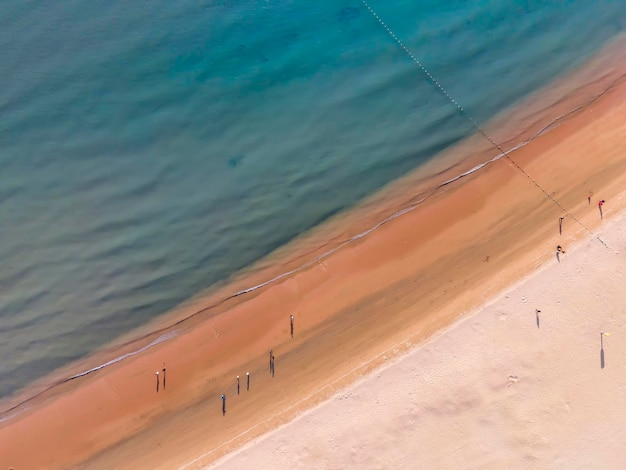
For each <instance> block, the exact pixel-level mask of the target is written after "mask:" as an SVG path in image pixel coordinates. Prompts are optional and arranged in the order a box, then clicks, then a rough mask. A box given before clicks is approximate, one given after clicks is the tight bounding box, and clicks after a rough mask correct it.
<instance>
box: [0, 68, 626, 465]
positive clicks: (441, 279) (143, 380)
mask: <svg viewBox="0 0 626 470" xmlns="http://www.w3.org/2000/svg"><path fill="white" fill-rule="evenodd" d="M625 71H626V70H625V69H624V67H623V63H622V64H621V65H619V64H618V65H615V67H614V69H613V70H611V71H607V73H606V74H605V75H604V76H603V77H601V79H599V81H598V84H597V85H598V88H602V85H605V88H606V90H607V91H606V92H605V93H602V94H601V95H600V96H598V98H597V99H595V100H594V101H592V102H591V104H589V105H588V106H585V107H583V108H580V109H578V110H577V112H576V113H574V114H572V115H571V116H568V118H567V119H563V120H562V121H561V122H559V126H558V127H555V128H553V129H551V130H550V131H549V132H545V133H543V134H541V135H539V136H537V137H536V138H534V139H533V140H532V142H530V143H529V144H527V145H525V146H523V147H521V148H520V149H518V150H515V151H513V152H511V153H510V154H509V157H510V158H501V159H500V160H497V161H495V162H493V163H492V164H490V165H488V166H486V167H484V168H482V169H481V170H480V171H477V172H475V173H472V174H470V175H468V176H466V177H464V178H462V179H461V180H458V181H455V182H454V183H452V184H447V185H445V186H441V187H439V189H437V190H436V191H430V192H428V191H426V194H427V201H426V202H425V203H423V204H413V205H412V202H413V201H414V199H416V198H417V199H419V197H421V195H423V194H425V193H424V191H425V190H424V191H422V190H420V189H419V188H420V187H417V189H415V192H412V193H409V194H408V195H407V193H406V191H405V190H406V188H407V187H408V186H409V185H410V182H411V181H412V180H411V179H410V178H408V179H407V180H406V181H403V182H399V183H398V185H396V186H395V189H390V190H389V191H388V193H389V194H388V195H387V196H388V197H387V198H386V199H385V204H386V205H383V206H381V208H379V209H378V210H372V207H373V205H374V203H373V202H366V203H364V204H363V206H362V208H361V209H359V208H357V209H356V210H355V211H352V212H351V213H349V214H347V215H345V216H340V217H338V218H336V219H334V220H331V221H330V222H329V223H328V224H326V225H324V226H323V227H321V228H320V230H319V232H318V233H317V234H313V237H315V236H317V238H316V239H314V240H315V242H313V241H310V240H311V239H310V238H306V237H305V238H303V239H302V240H297V241H296V242H295V243H294V244H293V245H292V246H291V247H289V250H287V251H285V252H279V253H276V254H275V255H274V256H273V257H271V262H270V261H264V262H262V263H260V264H259V266H258V267H256V268H255V269H254V270H251V271H250V272H248V273H247V274H246V275H245V276H242V277H240V278H238V279H236V280H235V281H234V282H233V283H231V284H229V285H228V286H224V287H222V288H220V289H219V290H217V291H215V292H211V293H210V294H209V295H208V297H207V296H204V297H203V296H200V297H198V298H196V299H193V300H192V301H190V302H188V303H187V304H185V305H183V306H182V307H181V308H180V309H178V310H177V311H176V312H173V313H172V314H171V315H168V316H166V317H164V318H161V319H159V320H158V321H156V322H154V323H153V324H152V325H149V326H148V327H146V331H148V330H154V329H155V328H161V329H160V330H159V331H157V332H155V333H151V334H146V335H145V336H144V337H143V338H142V339H141V340H139V341H133V342H129V343H128V344H125V345H123V346H119V344H117V345H115V346H112V347H111V348H109V349H107V350H106V351H103V352H101V353H100V354H97V355H95V356H93V357H91V358H88V359H86V360H84V361H82V362H81V364H79V365H73V366H72V368H71V369H72V370H76V371H80V370H86V369H89V368H90V367H95V366H96V365H98V364H102V363H103V361H104V360H105V359H103V358H109V359H110V358H111V357H112V356H111V355H112V351H113V350H115V355H113V357H119V356H120V355H123V354H125V353H128V352H132V351H136V350H137V349H138V348H141V347H142V346H146V345H149V344H151V343H152V342H154V341H155V340H158V341H161V340H160V339H159V338H161V339H166V340H163V341H161V342H159V343H158V344H156V345H154V346H152V347H149V348H147V349H145V350H143V351H142V352H141V353H138V354H133V355H132V356H129V357H127V358H126V359H124V360H122V361H119V362H117V363H115V364H112V365H110V366H108V367H105V368H102V369H100V370H98V371H96V372H93V373H90V374H88V375H86V376H84V377H80V378H76V379H74V380H70V381H67V382H65V383H62V384H60V385H58V386H55V387H52V388H51V389H50V390H48V391H47V392H45V393H42V394H41V395H39V396H37V397H36V398H34V399H30V400H28V401H26V402H25V403H24V404H23V405H21V406H18V407H16V408H14V409H12V410H11V411H9V412H5V413H4V414H3V417H2V421H1V422H0V463H1V464H2V465H4V467H13V468H14V469H15V470H19V469H24V468H27V469H37V468H46V469H54V468H90V469H100V468H102V469H105V468H151V469H154V468H163V469H171V468H204V467H205V466H207V465H210V464H212V463H215V462H217V464H218V465H219V466H220V468H242V466H243V465H246V466H252V467H255V468H290V467H293V466H294V465H298V466H300V467H303V468H310V467H315V468H345V467H368V468H390V467H394V468H395V467H397V468H414V467H415V464H416V462H419V463H420V465H423V466H424V467H429V468H450V467H463V468H496V466H497V467H498V468H502V466H503V465H502V463H504V467H507V468H545V467H546V465H547V466H548V467H553V468H554V467H556V468H589V467H590V466H596V467H600V468H619V467H621V466H622V465H619V464H620V463H623V462H624V460H625V459H626V454H625V453H624V450H623V449H621V448H620V446H619V443H620V442H621V441H622V440H623V438H624V435H623V434H624V431H623V430H622V427H623V426H621V423H622V422H623V413H624V412H623V410H624V409H625V408H624V406H622V401H623V400H624V399H623V398H622V397H621V396H622V395H624V394H623V393H622V392H623V390H624V387H625V385H626V383H625V382H624V379H622V378H621V377H624V374H623V373H622V372H624V371H623V370H622V368H623V367H626V366H623V364H624V359H626V357H625V356H626V346H624V345H623V344H622V342H621V341H620V338H621V337H623V335H624V333H625V331H624V326H623V322H622V321H621V319H620V315H621V314H622V313H623V310H624V309H623V307H622V306H621V305H622V304H623V302H622V301H623V300H624V297H625V296H626V294H624V293H623V292H622V291H621V283H622V278H623V272H624V270H623V258H622V256H623V255H622V254H620V253H623V252H624V250H625V249H626V247H625V246H624V244H625V243H626V240H625V239H624V237H623V236H622V234H623V233H624V228H625V226H626V222H625V221H624V218H623V217H622V216H619V217H618V214H619V213H620V211H622V210H623V209H625V208H626V195H625V194H624V192H623V188H624V187H626V186H625V183H626V171H625V170H626V158H625V157H624V155H626V120H625V116H626V99H625V98H626V84H625V82H624V80H623V77H624V72H625ZM609 85H610V86H609ZM570 104H571V103H570ZM555 106H556V105H555ZM559 106H560V107H562V108H564V109H574V108H576V106H577V105H572V106H568V105H567V103H563V102H559ZM557 114H558V113H557ZM536 128H537V126H535V129H536ZM540 128H541V126H540V125H539V129H540ZM483 156H484V155H483ZM483 156H481V158H480V159H478V160H479V161H484V158H482V157H483ZM474 163H475V162H472V159H468V160H467V162H466V164H465V165H466V166H467V165H472V164H474ZM470 167H471V166H470ZM455 172H456V174H458V168H454V169H452V170H451V171H450V176H453V175H454V174H455ZM438 177H439V179H440V181H444V180H445V178H446V174H443V175H438ZM418 181H421V180H419V179H418ZM420 184H423V185H424V188H426V187H428V183H427V182H421V183H420ZM403 196H404V197H403ZM588 197H590V201H588ZM600 199H603V200H606V203H605V204H604V206H603V210H604V212H603V216H604V219H600V213H599V210H598V205H597V203H598V200H600ZM409 207H410V208H411V210H410V211H407V212H406V213H403V214H402V215H401V216H398V217H396V218H393V220H390V221H389V222H387V223H385V224H384V225H381V226H380V227H378V228H377V229H376V230H375V231H373V232H371V233H369V234H368V235H367V236H363V237H360V238H358V239H357V240H355V241H353V242H351V243H343V242H342V241H343V240H345V239H346V237H347V236H353V235H354V234H355V233H358V232H359V230H362V228H366V227H373V226H376V224H377V223H378V222H380V220H381V216H388V215H389V214H391V213H393V212H395V211H397V210H400V209H403V208H409ZM564 209H566V210H564ZM559 217H564V219H563V230H562V234H559V228H558V221H559ZM353 221H354V222H355V223H354V224H353V223H351V222H353ZM347 227H350V228H347ZM355 227H356V228H355ZM598 237H600V238H601V239H602V240H603V241H604V242H606V244H607V245H608V247H607V246H605V245H603V244H602V243H601V242H600V241H599V240H598ZM320 239H321V240H324V243H321V244H320V243H319V240H320ZM557 245H561V246H563V248H564V249H565V250H566V253H565V254H563V255H561V259H560V262H557V260H556V256H555V250H556V246H557ZM333 250H334V251H333ZM329 251H332V254H330V255H328V256H325V257H324V258H323V259H321V260H319V261H316V262H312V263H310V264H307V265H306V267H305V268H302V269H297V270H295V271H294V272H293V273H291V274H289V275H287V276H284V277H281V278H280V279H278V280H276V281H275V282H272V283H270V284H267V285H265V286H264V287H262V288H259V289H256V290H254V291H251V292H249V293H245V294H242V295H233V294H234V293H237V292H239V291H240V290H241V289H244V288H246V287H249V286H254V285H259V284H262V283H264V282H266V281H267V280H269V279H273V278H274V277H276V276H277V275H278V274H280V273H285V272H290V271H291V270H294V269H295V268H297V267H298V266H302V265H303V263H304V261H305V260H310V259H314V257H315V256H316V255H319V254H320V253H324V252H329ZM303 260H304V261H303ZM520 279H523V280H522V281H521V282H520ZM511 286H514V287H511ZM503 292H504V293H503ZM224 299H226V300H224ZM485 303H487V304H485ZM535 309H540V310H541V313H540V314H539V325H537V318H536V317H535ZM196 312H198V313H196ZM468 312H469V313H468ZM291 314H293V315H294V317H295V322H294V337H293V338H291V336H290V324H289V316H290V315H291ZM462 316H463V318H462V319H461V320H460V321H458V320H459V319H460V317H462ZM182 319H186V320H184V321H182ZM457 321H458V322H457ZM455 322H456V323H455ZM168 325H173V326H168ZM450 325H453V326H450ZM602 331H607V332H610V333H611V336H607V337H605V338H604V348H605V352H606V355H605V360H606V364H605V367H604V368H601V367H600V332H602ZM164 335H170V336H164ZM425 341H427V342H426V343H425ZM416 347H417V349H415V348H416ZM270 349H271V350H273V352H274V354H275V357H276V375H275V377H272V376H271V374H270V373H269V367H268V351H269V350H270ZM409 351H412V352H411V353H410V355H408V356H405V354H406V353H407V352H409ZM401 357H402V359H399V358H401ZM390 363H393V364H392V365H389V364H390ZM165 365H166V367H167V386H166V388H165V389H163V386H162V384H161V388H160V389H159V392H158V393H157V391H156V390H155V371H161V370H162V368H163V367H164V366H165ZM382 365H384V368H383V369H380V370H379V371H376V372H374V375H371V376H368V375H367V374H368V373H371V372H372V371H374V370H376V369H377V367H379V366H382ZM68 370H70V369H69V368H68ZM65 372H66V371H63V373H65ZM247 372H249V373H250V377H251V384H250V390H249V391H248V390H247V386H246V383H245V380H244V378H245V376H246V373H247ZM238 375H239V376H240V377H241V378H242V388H241V391H240V394H239V395H238V394H237V386H236V380H235V377H236V376H238ZM355 381H357V383H355ZM352 384H353V385H352ZM346 387H349V388H346ZM222 394H225V395H226V397H227V407H226V413H225V415H224V416H223V415H222V400H221V399H220V397H221V395H222ZM329 398H330V401H328V402H326V403H324V404H323V405H320V404H321V403H323V402H325V400H327V399H329ZM19 401H20V397H17V398H14V399H13V400H12V402H11V403H10V405H14V404H15V403H16V402H19ZM318 405H319V406H318ZM7 406H9V405H7ZM3 409H4V410H6V409H7V407H4V408H3ZM307 410H311V411H307ZM303 413H304V414H303ZM298 416H299V418H298V419H297V420H296V421H293V422H292V423H291V424H289V425H287V426H284V427H281V428H280V429H278V431H276V432H273V433H271V434H269V435H268V436H267V437H264V438H262V439H259V440H258V441H255V442H254V443H253V444H251V445H250V446H246V447H244V448H242V447H241V446H243V445H244V444H246V443H248V442H250V441H252V440H254V439H257V438H259V437H260V436H261V435H263V434H266V433H267V432H269V431H273V430H275V429H276V428H279V427H280V426H282V425H285V424H286V423H288V422H290V421H292V420H293V419H294V418H296V417H298ZM35 447H36V451H34V450H33V449H34V448H35ZM237 449H240V451H239V452H238V453H236V454H233V455H230V456H228V457H227V458H225V460H219V459H221V458H223V457H224V456H226V455H227V454H229V453H230V452H232V451H234V450H237ZM596 464H597V465H596Z"/></svg>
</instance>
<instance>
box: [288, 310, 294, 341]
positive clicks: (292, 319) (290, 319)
mask: <svg viewBox="0 0 626 470" xmlns="http://www.w3.org/2000/svg"><path fill="white" fill-rule="evenodd" d="M289 321H290V324H291V337H292V338H293V321H294V317H293V315H289Z"/></svg>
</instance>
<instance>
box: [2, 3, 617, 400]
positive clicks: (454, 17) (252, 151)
mask: <svg viewBox="0 0 626 470" xmlns="http://www.w3.org/2000/svg"><path fill="white" fill-rule="evenodd" d="M371 6H372V7H373V8H374V9H375V10H377V11H378V13H379V15H381V17H383V18H384V19H385V21H386V22H387V24H388V25H389V26H390V27H391V28H392V29H393V30H394V31H395V33H396V34H397V35H398V36H399V37H400V38H401V39H402V40H403V41H404V42H405V44H406V45H407V46H408V47H409V48H410V49H411V50H412V51H413V52H414V53H415V54H416V56H417V57H419V58H420V59H421V60H422V61H423V62H424V64H425V65H426V66H427V67H429V69H430V70H431V72H432V73H433V74H434V75H435V76H436V77H438V79H439V80H440V82H441V83H442V85H443V86H444V87H446V88H447V89H448V90H449V91H450V93H451V94H452V95H453V96H455V97H456V98H457V99H458V100H459V101H460V102H461V103H462V104H463V105H464V106H465V108H466V109H467V110H468V112H469V113H470V114H471V115H473V116H474V117H475V118H476V119H477V120H478V121H479V122H484V121H486V120H487V119H489V118H490V117H492V116H493V115H494V114H496V113H497V112H498V111H501V110H502V109H504V108H506V107H509V106H511V105H513V104H514V103H515V102H516V101H518V100H519V99H521V98H522V97H524V96H526V95H528V94H529V93H531V92H532V91H534V90H536V89H538V88H539V87H541V86H542V85H545V84H546V83H548V82H549V81H550V80H552V79H554V78H555V77H557V76H560V75H562V74H564V73H567V71H568V70H571V69H572V68H574V67H576V66H577V65H579V64H580V63H581V62H582V61H584V60H585V59H586V58H588V57H589V56H590V55H592V54H593V53H594V52H596V51H597V50H598V49H599V48H600V47H602V45H604V44H605V43H606V42H607V41H609V40H610V39H611V38H613V37H614V36H616V35H617V34H619V33H621V32H624V30H625V29H626V2H624V1H623V0H615V1H609V0H597V1H589V0H579V1H573V0H570V1H568V0H559V1H532V0H526V1H512V0H508V1H507V0H475V1H467V0H464V1H460V0H446V1H443V0H436V1H435V0H421V1H408V0H399V1H382V0H372V1H371ZM0 116H1V119H0V357H2V361H0V397H1V396H7V395H10V394H12V393H14V392H15V391H16V390H18V389H20V388H21V387H24V386H25V385H27V384H28V383H29V382H31V381H32V380H34V379H37V378H39V377H41V376H42V375H44V374H45V373H47V372H49V371H51V370H53V369H55V368H56V367H59V366H61V365H64V364H66V363H68V362H70V361H72V360H75V359H77V358H80V357H82V356H84V355H85V354H87V353H89V352H90V351H92V350H93V349H94V348H97V347H98V346H101V345H103V344H104V343H105V342H107V341H110V340H111V339H114V338H115V337H116V336H119V335H120V334H121V333H123V332H127V331H129V330H130V329H132V328H134V327H136V326H138V325H141V324H143V323H145V322H146V321H148V320H149V319H151V318H154V317H155V316H157V315H159V314H162V313H164V312H166V311H167V310H168V309H171V308H172V307H174V306H175V305H177V304H178V303H180V302H181V301H184V300H185V299H187V298H189V297H190V296H192V295H194V294H196V293H198V292H199V291H201V290H203V289H205V288H207V287H209V286H211V285H212V284H214V283H215V282H218V281H221V280H224V279H226V278H228V277H229V276H230V275H232V274H233V273H235V272H237V271H238V270H240V269H242V268H244V267H246V266H247V265H249V264H250V263H252V262H253V261H255V260H257V259H259V258H260V257H262V256H264V255H266V254H267V253H269V252H270V251H271V250H273V249H275V248H277V247H279V246H281V245H283V244H285V243H286V242H288V241H289V240H291V239H292V238H293V237H295V236H297V235H298V234H301V233H302V232H304V231H306V230H308V229H310V228H311V227H313V226H315V225H316V224H318V223H320V222H321V221H323V220H324V219H326V218H327V217H329V216H330V215H332V214H335V213H337V212H338V211H341V210H344V209H346V208H348V207H350V206H351V205H353V204H355V203H356V202H358V201H359V200H360V199H362V198H363V197H365V196H367V195H369V194H371V193H372V192H374V191H375V190H376V189H378V188H380V187H381V186H382V185H384V184H386V183H388V182H390V181H392V180H394V179H396V178H398V177H400V176H402V175H404V174H406V173H407V172H408V171H410V170H412V169H414V168H416V167H418V166H419V165H420V164H421V163H423V162H424V161H425V160H427V159H429V158H432V157H433V156H435V155H436V154H437V152H438V151H440V150H442V149H444V148H446V147H448V146H450V145H453V144H454V143H455V142H458V141H459V140H460V139H462V138H463V137H466V136H467V135H469V133H471V131H472V129H471V126H470V125H469V124H468V122H467V121H465V120H464V119H463V118H461V117H460V116H459V115H458V114H457V112H456V110H455V109H454V108H453V107H452V106H451V105H450V104H449V103H448V102H447V101H446V100H445V99H444V98H443V97H442V96H441V95H440V94H439V93H438V92H437V91H436V90H435V89H434V88H433V87H432V85H430V84H429V83H428V81H427V80H426V79H425V78H424V76H423V75H422V74H421V73H420V72H419V70H418V69H417V68H416V66H415V64H413V63H411V61H410V60H409V59H408V58H407V56H406V55H405V54H404V53H403V52H402V51H401V50H400V49H399V48H398V46H397V44H395V43H394V42H393V41H392V40H391V39H390V37H389V35H388V34H387V33H386V32H385V31H384V29H383V28H382V27H381V26H380V24H379V23H377V22H376V21H375V19H374V18H373V17H372V15H371V14H370V13H369V12H368V11H367V10H366V9H365V8H364V6H363V4H362V3H361V2H360V1H357V0H333V1H331V0H318V1H315V2H313V1H292V0H276V1H270V0H266V1H261V0H259V1H253V0H229V1H188V0H180V1H176V2H172V1H156V0H153V1H150V2H148V1H145V0H137V1H133V2H121V1H109V0H108V1H103V0H72V1H66V2H42V1H25V0H20V1H15V0H5V1H4V2H2V7H1V8H0Z"/></svg>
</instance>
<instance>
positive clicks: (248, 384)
mask: <svg viewBox="0 0 626 470" xmlns="http://www.w3.org/2000/svg"><path fill="white" fill-rule="evenodd" d="M246 379H247V381H248V383H247V385H246V390H247V391H248V392H249V391H250V372H246Z"/></svg>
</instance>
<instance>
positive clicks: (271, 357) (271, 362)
mask: <svg viewBox="0 0 626 470" xmlns="http://www.w3.org/2000/svg"><path fill="white" fill-rule="evenodd" d="M270 372H271V373H272V377H274V353H271V355H270Z"/></svg>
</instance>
